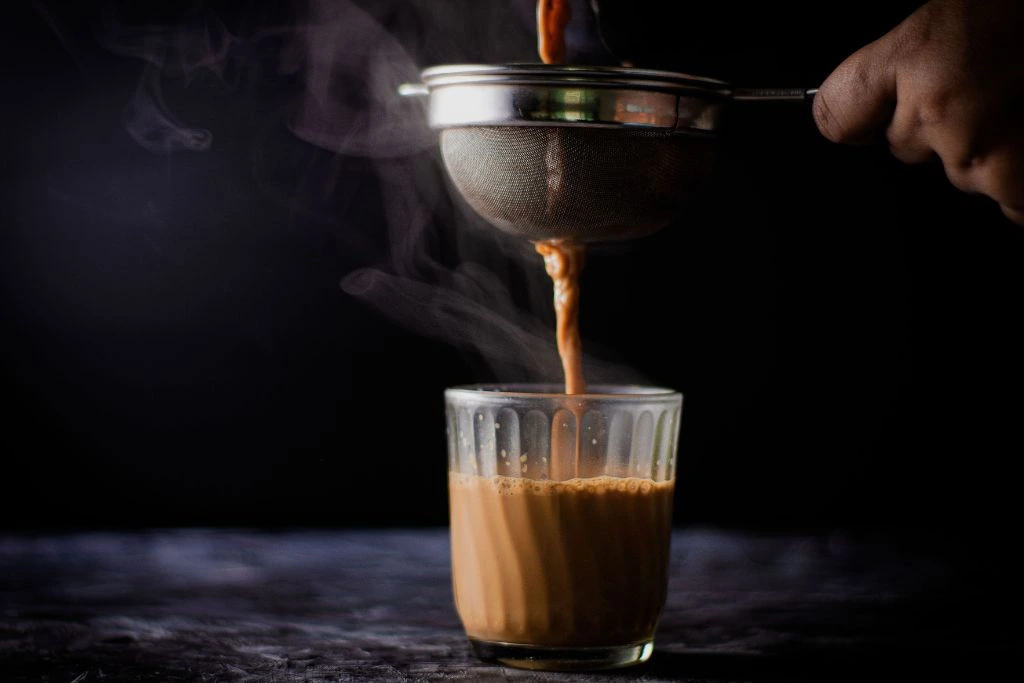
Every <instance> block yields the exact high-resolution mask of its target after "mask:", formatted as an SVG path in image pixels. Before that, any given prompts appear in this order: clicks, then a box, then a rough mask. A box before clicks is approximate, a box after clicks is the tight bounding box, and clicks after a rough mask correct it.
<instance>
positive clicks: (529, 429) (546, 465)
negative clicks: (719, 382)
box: [445, 384, 683, 671]
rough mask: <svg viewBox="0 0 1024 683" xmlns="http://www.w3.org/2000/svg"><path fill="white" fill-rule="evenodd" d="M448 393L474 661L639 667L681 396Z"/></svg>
mask: <svg viewBox="0 0 1024 683" xmlns="http://www.w3.org/2000/svg"><path fill="white" fill-rule="evenodd" d="M562 390H563V389H562V387H560V386H558V385H541V384H509V385H494V384H492V385H485V384H478V385H467V386H459V387H451V388H449V389H447V390H446V391H445V408H446V416H447V435H448V491H449V515H450V532H451V552H452V586H453V589H454V594H455V607H456V611H457V612H458V615H459V618H460V620H461V622H462V625H463V628H464V629H465V632H466V635H467V636H468V638H469V640H470V642H471V644H472V646H473V649H474V652H475V653H476V655H477V657H478V658H480V659H481V660H483V661H488V662H500V663H502V664H506V665H509V666H513V667H518V668H526V669H542V670H558V671H572V670H594V669H609V668H618V667H625V666H630V665H634V664H639V663H641V662H644V661H646V660H647V659H648V658H649V657H650V656H651V654H652V653H653V651H654V635H655V630H656V627H657V623H658V619H659V618H660V616H661V612H662V609H663V608H664V604H665V596H666V592H667V584H668V565H669V545H670V538H671V526H672V508H673V494H674V489H675V471H676V453H677V448H678V441H679V424H680V419H681V414H682V398H683V397H682V394H680V393H678V392H676V391H673V390H671V389H664V388H658V387H644V386H625V385H594V386H591V387H590V388H589V390H588V393H586V394H574V395H568V394H565V393H561V392H562Z"/></svg>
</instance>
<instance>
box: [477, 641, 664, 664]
mask: <svg viewBox="0 0 1024 683" xmlns="http://www.w3.org/2000/svg"><path fill="white" fill-rule="evenodd" d="M469 642H470V643H471V644H472V645H473V651H474V652H475V653H476V656H477V657H478V658H479V659H480V660H481V661H484V662H493V663H498V664H504V665H506V666H511V667H515V668H517V669H533V670H537V671H594V670H598V669H620V668H622V667H627V666H634V665H636V664H642V663H643V662H646V661H647V660H648V659H650V657H651V654H652V653H653V652H654V641H653V640H645V641H642V642H639V643H631V644H629V645H615V646H603V647H538V646H534V645H518V644H516V643H497V642H491V641H485V640H476V639H475V638H470V639H469Z"/></svg>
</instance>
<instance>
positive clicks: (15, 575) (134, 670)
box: [0, 529, 1021, 683]
mask: <svg viewBox="0 0 1024 683" xmlns="http://www.w3.org/2000/svg"><path fill="white" fill-rule="evenodd" d="M986 547H989V548H992V547H993V546H985V545H984V544H983V543H979V544H977V545H970V544H964V545H962V546H961V545H958V546H956V547H955V548H952V547H949V546H943V545H942V544H941V543H939V544H917V543H906V542H895V541H886V542H881V541H877V540H876V541H866V540H864V538H862V537H857V538H855V537H853V536H851V535H846V534H843V533H838V532H830V533H827V534H821V535H756V534H751V533H734V532H725V531H718V530H710V529H686V530H676V531H675V532H674V535H673V541H672V573H671V578H670V588H669V597H668V601H667V605H666V608H665V612H664V615H663V617H662V621H661V625H660V627H659V631H658V635H657V638H656V643H655V647H656V651H655V655H654V657H652V659H651V660H650V661H649V662H648V663H647V664H645V665H643V666H639V667H634V668H632V669H623V670H620V671H616V672H607V673H585V674H551V673H537V672H529V671H518V670H514V669H510V668H506V667H501V666H495V665H489V664H483V663H481V662H479V661H477V660H475V659H474V657H473V655H472V652H471V650H470V648H469V646H468V643H467V641H466V640H465V638H464V636H463V634H462V632H461V629H460V625H459V622H458V618H457V616H456V614H455V610H454V607H453V603H452V596H451V587H450V584H449V581H450V574H449V564H448V563H449V545H448V535H447V530H445V529H433V530H380V531H372V530H365V531H354V530H337V531H322V530H318V531H288V532H281V531H274V532H261V531H246V530H212V529H211V530H205V529H195V530H193V529H184V530H153V531H146V532H89V533H65V534H34V535H29V534H8V535H6V536H0V680H2V681H4V682H8V681H63V682H65V683H82V682H83V681H121V680H125V681H362V680H380V681H434V680H501V679H515V680H526V681H529V680H565V681H591V680H644V681H669V680H671V681H691V680H693V681H697V680H700V681H706V680H715V681H757V680H794V679H800V680H818V681H830V680H839V679H850V680H852V679H857V680H889V679H892V678H899V677H900V676H903V678H900V680H922V677H923V676H926V675H927V676H928V677H929V678H928V679H929V680H932V677H934V676H936V675H938V674H942V673H950V672H952V671H953V670H954V669H956V668H959V667H963V668H964V670H965V671H967V672H973V673H975V674H981V673H982V672H983V670H985V669H988V668H992V669H993V670H997V669H999V668H1001V667H1002V666H1004V665H1006V664H1008V663H1010V662H1011V661H1012V659H1014V658H1016V657H1017V654H1018V653H1019V652H1020V651H1021V648H1020V646H1019V644H1018V643H1019V642H1020V640H1019V637H1020V627H1019V626H1016V625H1014V626H1012V627H1008V626H1007V625H1006V624H1005V623H1003V620H1002V619H1001V618H1000V616H1001V615H1002V616H1005V615H1006V614H1007V612H1008V611H1010V609H1011V608H1010V607H1009V604H1010V602H1012V601H1013V600H1014V599H1015V596H1016V594H1017V586H1016V583H1015V581H1016V574H1017V569H1016V567H1014V566H1008V565H1007V564H1006V558H1008V557H1012V554H1010V553H1005V552H997V553H994V554H992V553H987V552H986V550H985V548H986ZM1006 621H1007V622H1009V623H1015V622H1017V621H1019V620H1018V619H1016V618H1012V619H1007V620H1006ZM890 674H891V675H890Z"/></svg>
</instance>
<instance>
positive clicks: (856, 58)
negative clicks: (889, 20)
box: [813, 0, 1024, 225]
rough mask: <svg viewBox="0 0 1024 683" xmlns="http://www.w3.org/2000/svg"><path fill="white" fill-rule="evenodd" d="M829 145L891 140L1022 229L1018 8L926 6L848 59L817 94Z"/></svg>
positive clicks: (1023, 87)
mask: <svg viewBox="0 0 1024 683" xmlns="http://www.w3.org/2000/svg"><path fill="white" fill-rule="evenodd" d="M813 112H814V120H815V123H816V124H817V126H818V129H819V130H820V131H821V133H822V134H823V135H824V136H825V137H826V138H828V139H830V140H832V141H834V142H842V143H849V144H863V143H870V142H873V141H876V140H880V139H881V137H882V135H884V136H885V138H886V139H888V142H889V147H890V149H891V151H892V153H893V155H894V156H895V157H896V158H897V159H899V160H901V161H903V162H906V163H910V164H917V163H924V162H928V161H932V160H935V159H937V160H939V161H941V163H942V165H943V168H944V169H945V172H946V176H947V177H948V178H949V180H950V182H951V183H952V184H953V185H954V186H955V187H957V188H959V189H961V190H963V191H965V192H971V193H980V194H983V195H986V196H988V197H990V198H991V199H993V200H995V201H996V202H997V203H998V204H999V205H1000V207H1001V208H1002V210H1003V213H1004V214H1005V215H1006V216H1007V218H1009V219H1010V220H1011V221H1013V222H1014V223H1018V224H1020V225H1024V2H1022V1H1021V0H931V1H930V2H928V3H926V4H924V5H923V6H922V7H921V8H919V9H918V10H917V11H916V12H914V13H913V14H911V15H910V16H909V17H908V18H907V19H906V20H904V21H903V22H902V23H901V24H899V25H898V26H897V27H895V28H894V29H893V30H891V31H890V32H889V33H887V34H885V35H884V36H882V37H881V38H879V39H878V40H876V41H874V42H872V43H870V44H868V45H866V46H865V47H863V48H861V49H860V50H858V51H857V52H855V53H853V54H852V55H850V56H849V57H848V58H847V59H846V60H845V61H843V62H842V63H841V64H840V65H839V66H838V67H837V68H836V69H835V70H834V71H833V72H832V73H831V74H830V75H829V77H828V78H827V79H825V81H824V83H822V84H821V87H820V89H819V91H818V94H817V96H816V97H815V100H814V106H813Z"/></svg>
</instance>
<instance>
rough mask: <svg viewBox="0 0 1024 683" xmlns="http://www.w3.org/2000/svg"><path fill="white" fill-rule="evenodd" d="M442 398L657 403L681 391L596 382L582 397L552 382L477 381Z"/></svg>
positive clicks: (446, 392) (679, 396)
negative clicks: (609, 400)
mask: <svg viewBox="0 0 1024 683" xmlns="http://www.w3.org/2000/svg"><path fill="white" fill-rule="evenodd" d="M444 395H445V397H446V398H463V399H475V400H480V399H481V398H485V397H486V398H527V399H554V400H562V401H564V400H567V399H579V400H588V401H592V400H607V399H614V400H619V401H652V400H653V401H657V400H676V399H680V400H681V399H682V398H683V394H682V392H680V391H678V390H676V389H670V388H668V387H663V386H658V385H647V384H608V383H597V384H591V385H589V386H588V387H587V391H586V392H584V393H582V394H567V393H565V385H562V384H555V383H552V382H479V383H475V384H458V385H455V386H451V387H448V388H446V389H445V390H444Z"/></svg>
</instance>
